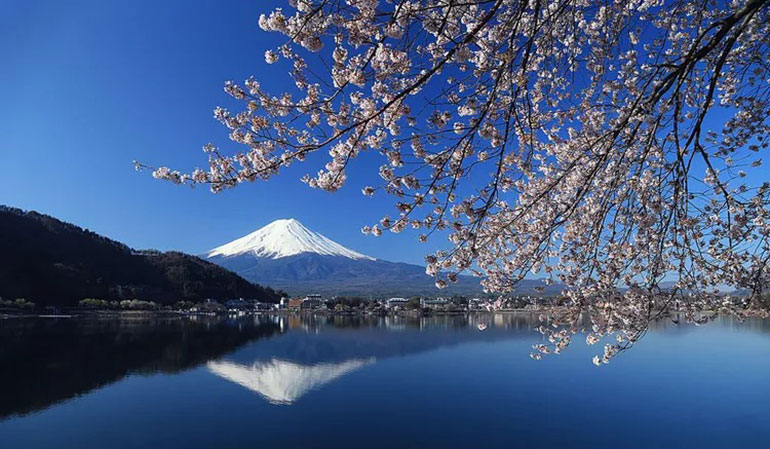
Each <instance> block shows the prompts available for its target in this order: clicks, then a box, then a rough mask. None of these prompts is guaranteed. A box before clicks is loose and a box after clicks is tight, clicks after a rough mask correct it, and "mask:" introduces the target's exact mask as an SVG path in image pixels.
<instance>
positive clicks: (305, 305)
mask: <svg viewBox="0 0 770 449" xmlns="http://www.w3.org/2000/svg"><path fill="white" fill-rule="evenodd" d="M324 307H326V303H325V302H324V300H323V297H322V296H321V295H318V294H314V295H307V296H305V297H304V298H303V299H302V303H301V304H300V308H301V309H303V310H315V309H320V308H324Z"/></svg>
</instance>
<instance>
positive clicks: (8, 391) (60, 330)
mask: <svg viewBox="0 0 770 449" xmlns="http://www.w3.org/2000/svg"><path fill="white" fill-rule="evenodd" d="M277 332H279V329H278V326H277V325H275V324H274V323H269V322H268V323H265V322H260V323H254V322H251V323H249V324H248V326H239V325H236V323H233V322H230V321H226V320H222V319H207V320H203V321H198V322H193V321H192V320H187V319H155V320H105V319H97V320H88V319H86V320H79V319H66V320H12V321H6V322H3V323H2V326H0V361H1V362H0V398H1V399H0V421H2V420H3V419H6V418H10V417H12V416H15V415H25V414H28V413H32V412H37V411H39V410H43V409H45V408H48V407H50V406H52V405H54V404H56V403H59V402H65V401H68V400H70V399H73V398H76V397H79V396H82V395H84V394H88V393H89V392H91V391H93V390H96V389H99V388H102V387H104V386H106V385H109V384H112V383H115V382H118V381H120V380H121V379H123V378H124V377H126V376H128V375H132V374H140V375H144V374H154V373H178V372H181V371H185V370H188V369H191V368H194V367H196V366H199V365H201V364H204V363H206V362H207V361H208V360H211V359H212V358H216V357H221V356H223V355H224V354H227V353H230V352H232V351H233V350H235V349H237V348H238V347H240V346H242V345H244V344H246V343H248V342H250V341H253V340H256V339H260V338H265V337H269V336H271V335H273V334H275V333H277Z"/></svg>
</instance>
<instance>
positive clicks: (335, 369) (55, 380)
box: [0, 314, 770, 449]
mask: <svg viewBox="0 0 770 449" xmlns="http://www.w3.org/2000/svg"><path fill="white" fill-rule="evenodd" d="M480 322H484V323H485V324H487V325H488V328H487V329H486V330H485V331H483V332H481V331H479V330H478V329H477V328H476V326H477V324H478V323H480ZM537 324H538V323H537V322H536V321H535V317H534V316H531V315H529V314H498V315H472V316H457V317H431V318H422V319H416V318H415V319H407V318H349V317H283V318H279V317H257V318H255V317H243V318H239V319H213V318H207V319H199V320H192V319H179V318H177V319H159V318H154V319H145V320H5V321H0V447H2V448H9V449H10V448H172V447H180V448H215V447H221V448H230V447H232V448H257V447H265V448H280V447H298V448H313V447H330V448H345V447H351V448H352V447H356V448H357V447H369V448H377V447H397V448H403V447H419V448H429V447H463V448H476V447H488V448H496V447H501V448H502V447H506V448H518V447H521V448H550V447H566V448H581V447H591V448H619V447H625V448H738V447H741V448H754V447H757V448H767V447H770V321H759V320H757V321H751V322H747V323H743V324H737V323H734V322H732V321H730V320H727V319H724V320H720V321H717V322H716V323H712V324H709V325H707V326H702V327H694V326H675V325H672V324H664V323H660V324H657V325H656V326H655V327H654V328H653V329H652V331H651V332H650V333H649V334H648V335H647V336H646V337H645V339H644V340H643V341H642V342H641V343H640V344H638V345H637V347H635V348H634V349H633V350H631V351H630V352H627V353H625V354H623V355H622V356H620V357H619V358H618V359H616V360H615V361H614V362H613V363H612V364H610V365H608V366H603V367H601V368H596V367H594V366H593V365H592V364H591V361H590V358H591V357H592V356H593V355H594V354H595V353H598V352H599V351H600V350H601V348H600V347H599V346H596V347H586V346H585V345H584V344H582V341H580V340H582V339H579V341H580V343H579V344H574V345H573V347H572V348H570V349H569V350H568V351H567V352H566V353H565V354H563V355H561V356H558V357H549V358H547V359H545V360H543V361H540V362H534V361H532V360H530V359H529V358H528V356H527V355H528V354H529V351H530V347H531V345H532V344H534V343H537V342H539V341H540V338H539V334H537V333H535V332H534V331H533V330H532V328H533V326H535V325H537Z"/></svg>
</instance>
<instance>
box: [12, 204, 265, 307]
mask: <svg viewBox="0 0 770 449" xmlns="http://www.w3.org/2000/svg"><path fill="white" fill-rule="evenodd" d="M0 235H1V236H2V238H0V254H2V256H3V257H2V258H0V297H3V298H6V299H15V298H26V299H28V300H31V301H34V302H35V303H37V304H41V305H73V304H76V303H77V302H78V301H80V300H81V299H84V298H99V299H109V300H113V299H132V298H138V299H144V300H152V301H155V302H159V303H163V304H171V303H175V302H177V301H180V300H189V301H200V300H203V299H206V298H212V299H230V298H237V297H245V298H255V299H260V300H263V301H271V302H277V301H278V300H279V299H280V296H279V295H278V294H277V293H276V292H275V291H273V290H272V289H269V288H264V287H261V286H258V285H254V284H252V283H250V282H248V281H246V280H245V279H243V278H241V277H240V276H238V275H236V274H235V273H232V272H229V271H227V270H226V269H223V268H222V267H219V266H217V265H215V264H212V263H210V262H206V261H204V260H201V259H200V258H198V257H195V256H190V255H187V254H183V253H179V252H167V253H161V252H158V251H143V252H137V251H134V250H132V249H131V248H130V247H128V246H126V245H124V244H122V243H120V242H116V241H114V240H110V239H108V238H106V237H103V236H100V235H98V234H96V233H94V232H91V231H88V230H84V229H81V228H79V227H78V226H75V225H72V224H69V223H65V222H63V221H60V220H57V219H56V218H53V217H51V216H48V215H43V214H39V213H37V212H24V211H22V210H20V209H15V208H10V207H6V206H0Z"/></svg>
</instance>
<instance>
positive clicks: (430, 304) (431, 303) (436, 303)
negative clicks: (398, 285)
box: [420, 298, 449, 309]
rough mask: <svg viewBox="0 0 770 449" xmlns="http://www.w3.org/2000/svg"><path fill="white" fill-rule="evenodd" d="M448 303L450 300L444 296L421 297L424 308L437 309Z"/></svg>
mask: <svg viewBox="0 0 770 449" xmlns="http://www.w3.org/2000/svg"><path fill="white" fill-rule="evenodd" d="M447 305H449V301H448V300H446V299H444V298H435V299H430V298H427V299H426V298H420V307H423V308H429V309H436V308H441V307H446V306H447Z"/></svg>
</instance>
